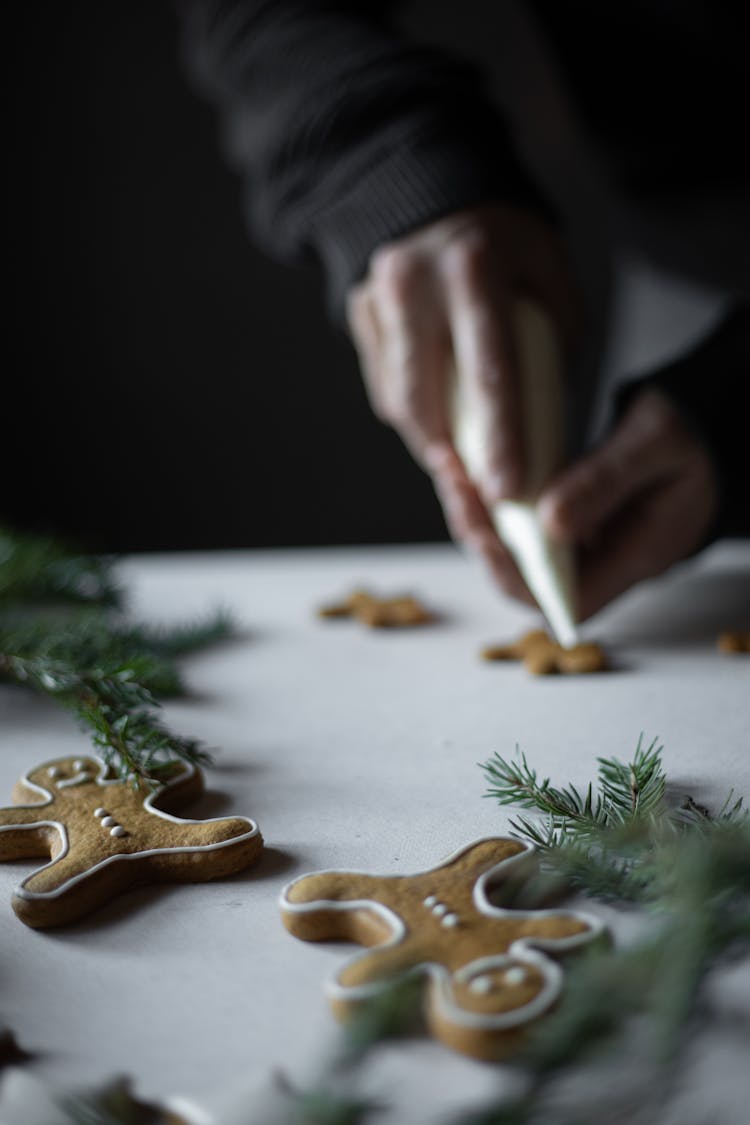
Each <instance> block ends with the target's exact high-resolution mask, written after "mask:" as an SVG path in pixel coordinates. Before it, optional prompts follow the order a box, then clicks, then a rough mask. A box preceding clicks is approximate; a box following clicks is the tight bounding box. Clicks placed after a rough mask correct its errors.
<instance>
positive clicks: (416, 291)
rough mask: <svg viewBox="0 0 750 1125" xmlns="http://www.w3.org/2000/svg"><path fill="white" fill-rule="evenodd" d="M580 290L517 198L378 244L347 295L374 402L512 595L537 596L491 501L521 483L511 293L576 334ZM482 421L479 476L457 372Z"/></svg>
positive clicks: (457, 528)
mask: <svg viewBox="0 0 750 1125" xmlns="http://www.w3.org/2000/svg"><path fill="white" fill-rule="evenodd" d="M571 293H572V289H571V286H570V284H569V279H568V276H567V272H566V269H565V265H564V261H563V255H562V251H561V248H560V244H559V242H558V239H557V237H556V235H555V234H554V233H553V231H552V230H551V228H550V227H548V226H547V224H546V223H544V222H543V221H542V220H541V219H539V218H537V217H536V216H535V215H533V214H532V213H530V212H528V211H525V210H521V209H519V208H515V207H510V206H505V205H503V206H501V205H497V206H488V207H481V208H476V209H473V210H467V211H462V212H459V213H456V214H453V215H450V216H448V217H447V218H444V219H441V220H439V221H437V222H434V223H431V224H429V225H428V226H425V227H423V228H422V229H420V230H418V231H416V232H415V233H413V234H411V235H409V236H407V237H405V238H402V239H399V240H397V241H395V242H392V243H388V244H387V245H384V246H382V247H380V248H379V249H378V250H377V251H376V252H375V253H374V254H373V256H372V259H371V261H370V267H369V271H368V273H367V276H366V277H365V278H364V280H363V281H362V282H360V283H359V284H358V285H357V286H355V287H354V288H353V289H352V290H351V291H350V294H349V298H348V307H347V313H348V320H349V326H350V330H351V334H352V339H353V342H354V345H355V347H356V350H357V353H358V356H359V361H360V365H361V368H362V373H363V376H364V380H365V385H366V388H367V391H368V395H369V398H370V402H371V404H372V407H373V409H374V410H375V412H376V414H377V415H378V416H379V417H380V418H381V419H382V420H383V421H385V422H387V423H388V424H390V425H391V426H393V427H394V428H395V429H396V430H397V432H398V433H399V434H400V436H401V437H402V438H403V440H404V442H405V443H406V445H407V446H408V448H409V449H410V451H411V453H412V455H413V456H414V457H415V459H416V460H417V461H418V463H419V464H420V465H421V466H422V467H423V468H424V469H425V470H426V471H427V472H428V473H429V474H430V476H431V477H432V480H433V483H434V485H435V488H436V491H437V494H438V496H439V498H440V500H441V503H442V506H443V510H444V513H445V517H446V521H447V524H448V528H449V530H450V532H451V534H452V535H453V537H454V539H457V540H459V541H461V542H463V543H465V544H466V545H467V546H469V547H471V548H472V549H474V550H477V551H479V553H480V554H481V555H482V556H483V557H484V559H485V562H486V563H487V564H488V566H489V568H490V570H491V572H492V573H493V575H494V577H495V579H496V580H497V581H499V582H500V584H501V585H502V586H503V588H504V589H505V590H506V592H508V593H509V594H511V595H513V596H516V597H521V598H523V599H524V600H526V601H529V600H532V601H533V599H531V596H530V594H529V593H528V590H527V589H526V585H525V583H524V582H523V580H522V579H521V577H520V575H519V573H518V571H517V569H516V567H515V564H514V563H513V561H512V559H511V557H510V555H509V553H508V552H507V551H506V549H505V548H504V547H503V545H502V544H501V543H500V541H499V539H498V537H497V535H496V533H495V531H494V529H493V527H492V523H491V521H490V518H489V516H488V514H487V506H489V505H492V504H495V503H497V502H498V501H499V500H502V499H507V498H509V497H512V496H514V495H516V494H518V493H519V492H520V491H521V490H522V488H523V479H524V449H523V446H522V441H521V434H522V432H523V430H522V426H521V403H520V392H519V383H518V368H517V360H516V353H515V347H514V340H513V326H512V321H511V306H512V300H513V299H514V298H516V297H519V296H527V297H529V298H532V299H536V300H537V302H538V303H539V304H540V305H541V307H542V308H544V309H545V310H546V311H547V312H548V314H549V315H550V316H551V317H552V319H553V323H554V324H555V325H556V327H557V328H558V331H559V333H560V337H561V339H562V340H563V341H564V342H565V341H567V340H569V339H570V335H571V324H572V319H573V318H572V305H573V302H572V297H571ZM454 378H458V379H459V380H461V381H462V382H463V386H464V390H465V393H466V394H467V395H468V396H471V397H472V398H473V401H474V403H475V405H476V410H477V414H478V416H479V417H481V418H482V419H483V420H484V428H485V441H484V444H485V447H486V451H487V460H486V466H485V471H484V473H483V475H482V477H481V479H480V480H478V481H477V482H476V487H475V484H474V483H473V482H472V481H471V480H470V479H469V477H468V475H467V473H466V471H465V469H464V466H463V464H462V463H461V460H460V458H459V456H458V454H457V452H456V449H455V446H454V443H453V440H452V436H451V417H450V414H451V397H452V393H453V391H452V380H453V379H454Z"/></svg>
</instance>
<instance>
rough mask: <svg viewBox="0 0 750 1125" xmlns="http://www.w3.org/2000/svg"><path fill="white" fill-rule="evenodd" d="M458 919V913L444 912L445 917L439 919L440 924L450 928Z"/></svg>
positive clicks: (455, 924) (456, 923)
mask: <svg viewBox="0 0 750 1125" xmlns="http://www.w3.org/2000/svg"><path fill="white" fill-rule="evenodd" d="M458 921H459V919H458V914H446V915H445V917H444V918H442V919H441V920H440V925H441V926H446V927H447V928H448V929H449V930H451V929H453V927H454V926H457V925H458Z"/></svg>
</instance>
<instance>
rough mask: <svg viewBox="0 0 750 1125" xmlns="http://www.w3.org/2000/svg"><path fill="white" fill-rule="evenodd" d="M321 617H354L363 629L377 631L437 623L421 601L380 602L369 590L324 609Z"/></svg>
mask: <svg viewBox="0 0 750 1125" xmlns="http://www.w3.org/2000/svg"><path fill="white" fill-rule="evenodd" d="M318 616H319V617H326V618H330V617H354V618H356V620H357V621H361V622H362V624H363V625H369V626H370V627H371V628H375V629H386V628H404V627H406V626H410V625H426V624H428V623H429V622H431V621H434V619H435V618H434V615H433V614H432V613H430V611H429V610H428V609H426V608H425V606H424V605H422V603H421V602H420V601H418V600H417V599H416V598H413V597H411V596H410V595H402V596H400V597H396V598H377V597H375V595H374V594H370V593H369V592H368V591H367V590H355V591H354V593H353V594H350V595H349V597H348V598H346V600H345V601H343V602H337V603H335V604H333V605H327V606H323V607H322V608H321V609H319V610H318Z"/></svg>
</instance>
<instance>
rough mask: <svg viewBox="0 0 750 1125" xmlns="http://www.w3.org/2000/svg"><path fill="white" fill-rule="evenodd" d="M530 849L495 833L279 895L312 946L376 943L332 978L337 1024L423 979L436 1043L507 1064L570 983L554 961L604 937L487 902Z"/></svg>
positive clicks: (586, 920) (524, 869)
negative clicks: (415, 861) (415, 862)
mask: <svg viewBox="0 0 750 1125" xmlns="http://www.w3.org/2000/svg"><path fill="white" fill-rule="evenodd" d="M532 853H533V848H532V847H531V845H529V844H526V843H524V842H522V841H520V840H513V839H507V838H503V837H496V838H491V839H484V840H479V841H477V842H476V843H473V844H470V845H469V846H468V847H464V848H462V849H461V850H460V851H458V852H456V853H454V854H453V855H451V856H449V857H448V859H446V860H445V861H444V862H443V863H441V864H440V865H439V866H438V867H435V868H432V869H431V870H429V871H425V872H420V873H419V874H416V875H365V874H362V873H361V872H353V871H322V872H318V873H316V874H312V875H305V876H302V877H301V878H299V879H296V880H295V881H294V882H292V883H290V884H288V886H287V887H285V889H284V890H283V892H282V895H281V904H280V905H281V916H282V920H283V922H284V925H285V926H286V928H287V929H288V930H289V931H290V933H292V934H294V936H295V937H298V938H302V939H303V940H305V941H328V940H330V939H337V938H338V939H344V940H347V941H353V942H357V943H358V944H359V945H364V946H367V947H368V950H367V952H365V953H363V954H360V955H359V956H357V957H355V958H354V959H353V960H350V961H348V962H347V963H346V964H345V965H344V966H343V968H342V969H340V970H339V971H338V973H336V975H335V977H334V978H333V980H332V981H331V982H330V985H329V990H328V991H329V996H330V999H331V1003H332V1006H333V1009H334V1012H335V1013H336V1015H337V1016H339V1017H340V1018H343V1019H345V1018H346V1017H347V1016H348V1015H350V1014H351V1013H352V1011H353V1010H355V1009H356V1007H357V1005H358V1004H361V1003H362V1002H363V1001H366V1000H368V999H370V998H372V997H373V996H376V995H377V994H378V993H379V992H382V991H383V990H384V989H386V988H387V987H388V986H389V985H392V984H394V983H395V982H396V981H398V980H401V979H403V978H404V977H405V976H406V975H409V976H416V977H419V978H420V979H421V980H422V981H423V984H424V1012H425V1018H426V1022H427V1027H428V1029H429V1031H430V1032H431V1033H432V1034H433V1035H434V1036H435V1037H436V1038H437V1039H439V1040H441V1042H443V1043H444V1044H446V1045H447V1046H449V1047H452V1048H453V1049H455V1050H457V1051H460V1052H462V1053H463V1054H467V1055H472V1056H473V1057H475V1058H479V1059H498V1058H502V1057H504V1056H505V1055H507V1054H508V1052H509V1051H511V1050H513V1049H515V1047H516V1046H518V1045H520V1040H521V1039H522V1037H523V1034H524V1032H525V1031H526V1029H527V1028H528V1026H529V1025H530V1024H531V1023H533V1022H534V1021H536V1020H537V1019H538V1018H539V1017H540V1016H543V1015H544V1014H545V1013H546V1012H548V1011H549V1010H550V1008H552V1007H553V1005H554V1004H555V1003H556V1001H557V999H558V997H559V995H560V992H561V990H562V983H563V974H562V969H561V967H560V966H559V964H558V963H557V960H556V958H557V957H559V956H561V955H563V954H566V953H569V952H572V951H573V950H576V949H579V948H581V947H582V946H585V945H588V944H589V943H590V942H591V941H592V940H593V939H594V938H596V937H599V936H600V935H602V934H603V933H604V927H603V926H602V924H601V922H600V921H599V920H598V919H597V918H595V917H592V916H591V915H589V914H583V913H581V912H579V911H566V910H513V909H506V908H501V907H499V906H495V905H494V904H493V902H491V901H490V893H491V891H492V890H493V889H494V888H496V887H498V886H500V885H501V884H502V883H503V882H505V881H506V880H508V879H511V880H515V879H517V878H518V877H519V876H525V875H527V874H528V875H531V874H532V873H533V872H534V871H535V869H536V865H535V863H534V860H533V856H532Z"/></svg>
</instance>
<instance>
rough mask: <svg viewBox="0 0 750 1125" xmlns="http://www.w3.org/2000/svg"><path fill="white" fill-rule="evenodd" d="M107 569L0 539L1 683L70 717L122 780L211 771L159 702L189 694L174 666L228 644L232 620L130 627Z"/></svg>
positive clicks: (105, 562)
mask: <svg viewBox="0 0 750 1125" xmlns="http://www.w3.org/2000/svg"><path fill="white" fill-rule="evenodd" d="M112 566H113V560H111V559H99V558H92V557H90V556H84V555H75V554H74V555H71V554H69V553H66V551H65V550H64V548H62V547H60V546H59V545H57V544H56V543H54V542H53V541H51V540H39V541H36V540H33V539H31V538H29V537H21V536H15V535H13V534H11V533H10V532H3V531H0V682H2V681H5V682H8V683H13V684H16V685H18V686H22V687H25V688H29V689H31V690H33V691H35V692H37V693H39V694H41V695H44V696H46V697H48V698H49V699H51V700H52V701H53V702H54V703H56V704H57V705H58V706H61V707H63V708H65V709H66V710H68V711H70V712H71V713H72V714H73V715H74V716H75V718H76V719H77V721H78V722H79V724H80V725H81V726H82V727H83V728H84V729H86V730H87V731H88V733H89V736H90V738H91V741H92V743H93V745H94V748H95V749H96V751H97V753H98V754H99V755H100V756H101V757H102V758H103V760H104V761H105V762H106V763H107V765H108V766H110V767H111V768H112V769H113V770H114V771H115V773H116V774H117V775H118V776H120V777H121V778H123V779H126V778H129V779H131V780H132V781H133V782H134V783H137V781H138V780H139V779H143V780H146V781H149V782H151V781H152V780H153V779H154V778H157V777H158V776H159V775H160V774H162V773H163V771H164V770H165V769H168V768H170V766H171V765H172V763H174V762H175V761H176V760H180V761H185V762H189V763H191V764H193V765H207V764H209V763H210V761H211V759H210V755H209V754H208V753H207V752H206V751H205V750H204V749H202V748H201V746H200V745H199V743H198V742H197V741H196V740H194V739H190V738H183V737H181V736H179V735H176V734H173V733H172V732H171V731H169V730H168V729H167V727H166V726H165V725H164V723H163V722H162V720H161V717H160V715H159V710H160V706H161V704H160V700H161V699H163V698H167V697H169V696H180V695H184V694H185V692H186V688H185V684H184V681H183V679H182V675H181V673H180V669H179V667H178V665H177V663H176V659H177V657H178V656H182V655H185V654H188V653H192V652H195V651H197V650H198V649H201V648H204V647H206V646H207V645H210V644H213V643H216V642H217V641H220V640H224V639H225V638H226V637H228V636H230V635H231V634H232V632H233V629H232V623H231V620H230V618H229V616H228V614H227V613H226V612H225V611H220V612H218V613H216V614H214V615H213V616H211V617H210V618H208V619H207V620H205V621H202V622H191V623H187V624H181V625H179V626H177V627H172V628H153V627H151V626H147V625H143V624H137V623H132V622H130V621H128V619H127V618H126V616H125V614H124V612H123V610H122V608H121V607H122V594H121V591H120V589H119V587H118V584H117V583H116V582H115V580H114V578H113V576H112V573H111V570H112Z"/></svg>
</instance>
